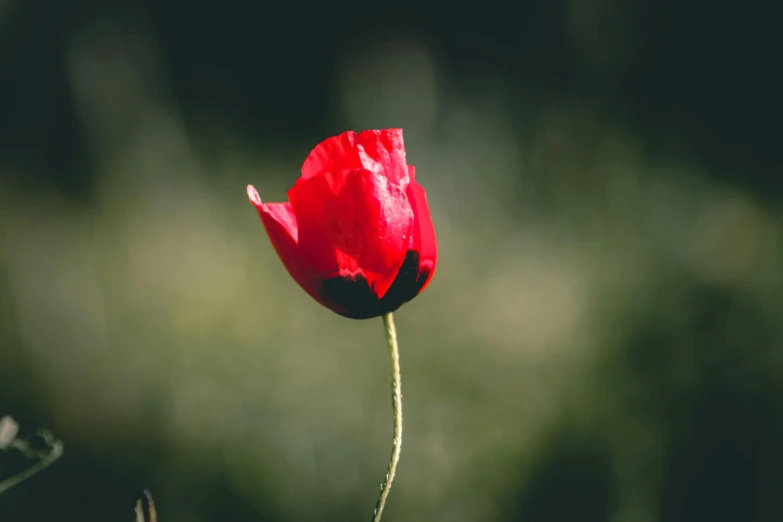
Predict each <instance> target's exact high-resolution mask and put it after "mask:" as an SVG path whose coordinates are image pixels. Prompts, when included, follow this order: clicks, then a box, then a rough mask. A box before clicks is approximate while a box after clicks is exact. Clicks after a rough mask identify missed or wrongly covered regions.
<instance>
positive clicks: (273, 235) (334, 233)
mask: <svg viewBox="0 0 783 522" xmlns="http://www.w3.org/2000/svg"><path fill="white" fill-rule="evenodd" d="M415 172H416V171H415V168H414V167H412V166H408V165H407V164H406V163H405V146H404V144H403V140H402V129H388V130H369V131H363V132H360V133H358V134H357V133H355V132H352V131H348V132H344V133H342V134H340V135H339V136H334V137H332V138H328V139H327V140H325V141H323V142H321V143H320V144H319V145H318V146H317V147H315V149H313V151H312V152H310V154H309V155H308V156H307V159H306V160H305V162H304V164H303V165H302V176H301V177H300V178H299V179H298V180H297V181H296V184H295V185H294V186H293V188H291V189H290V190H289V191H288V200H289V201H288V202H286V203H262V202H261V198H260V197H259V196H258V192H256V189H255V188H253V186H252V185H248V187H247V195H248V197H249V198H250V202H251V203H253V205H255V207H256V209H258V214H259V215H260V216H261V221H262V222H263V223H264V227H265V228H266V231H267V234H268V235H269V238H270V239H271V240H272V245H273V246H274V247H275V250H276V251H277V254H278V255H279V256H280V259H281V260H282V261H283V264H284V265H285V267H286V268H287V269H288V272H289V273H290V274H291V277H293V278H294V280H296V282H297V283H299V285H300V286H301V287H302V288H304V289H305V291H306V292H307V293H308V294H310V295H311V296H312V297H313V298H314V299H315V300H316V301H318V302H319V303H321V304H322V305H324V306H326V307H327V308H329V309H331V310H333V311H335V312H337V313H338V314H340V315H343V316H345V317H350V318H353V319H367V318H370V317H377V316H380V315H383V314H385V313H387V312H393V311H394V310H396V309H397V308H399V307H400V305H402V304H403V303H405V302H407V301H410V300H411V299H413V298H414V297H416V296H417V295H418V294H419V292H421V291H422V290H423V289H424V288H425V287H426V286H427V284H428V283H429V282H430V279H431V278H432V275H433V274H434V273H435V263H436V260H437V255H438V248H437V243H436V241H435V229H434V228H433V226H432V218H431V216H430V211H429V207H428V205H427V196H426V194H425V192H424V189H423V188H422V187H421V185H419V184H418V183H416V180H415Z"/></svg>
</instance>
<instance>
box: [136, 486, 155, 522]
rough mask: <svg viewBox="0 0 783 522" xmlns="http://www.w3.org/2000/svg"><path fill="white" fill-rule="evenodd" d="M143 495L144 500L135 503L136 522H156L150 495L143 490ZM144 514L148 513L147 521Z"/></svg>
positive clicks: (153, 504) (153, 502)
mask: <svg viewBox="0 0 783 522" xmlns="http://www.w3.org/2000/svg"><path fill="white" fill-rule="evenodd" d="M143 494H144V498H143V499H141V498H140V499H139V500H137V501H136V522H158V513H157V511H156V510H155V501H154V500H153V499H152V493H150V492H149V491H148V490H146V489H145V490H144V491H143ZM145 513H149V519H148V518H147V516H146V515H145Z"/></svg>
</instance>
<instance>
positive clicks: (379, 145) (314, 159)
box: [300, 129, 409, 190]
mask: <svg viewBox="0 0 783 522" xmlns="http://www.w3.org/2000/svg"><path fill="white" fill-rule="evenodd" d="M359 169H363V170H369V171H370V172H374V173H376V174H381V175H383V176H385V177H386V178H387V179H388V180H389V181H391V182H392V183H395V184H396V185H399V186H400V187H402V189H403V190H405V187H407V186H408V181H409V176H408V168H407V165H406V164H405V144H404V142H403V139H402V129H385V130H367V131H362V132H360V133H358V134H357V133H355V132H353V131H347V132H344V133H342V134H340V135H339V136H333V137H331V138H327V139H326V140H324V141H322V142H321V143H319V144H318V145H317V146H316V147H315V148H314V149H313V150H312V152H310V154H309V155H308V156H307V159H306V160H305V162H304V164H303V165H302V177H301V178H300V180H307V179H310V178H313V177H315V176H317V175H319V174H321V173H323V172H340V171H344V170H359Z"/></svg>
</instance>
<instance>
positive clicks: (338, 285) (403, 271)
mask: <svg viewBox="0 0 783 522" xmlns="http://www.w3.org/2000/svg"><path fill="white" fill-rule="evenodd" d="M427 275H428V274H426V273H422V274H419V253H418V252H414V251H413V250H409V251H408V252H407V253H406V254H405V260H404V261H403V262H402V267H401V268H400V271H399V273H398V274H397V277H396V278H395V279H394V282H393V283H392V285H391V286H390V287H389V290H388V291H387V292H386V294H385V295H384V296H383V298H382V299H378V296H377V295H375V293H374V292H373V291H372V289H371V288H370V285H369V284H368V283H367V279H365V278H364V277H363V276H361V275H359V276H355V277H333V278H331V279H327V280H325V281H324V282H323V283H322V286H321V293H322V295H323V296H324V297H325V298H326V299H328V300H329V301H332V302H334V303H335V304H338V305H340V306H341V307H343V308H345V309H346V310H348V313H346V314H341V315H344V316H345V317H350V318H352V319H368V318H370V317H378V316H379V315H383V314H385V313H387V312H393V311H395V310H396V309H398V308H399V307H400V306H401V305H402V304H404V303H406V302H408V301H410V300H411V299H413V298H414V297H416V295H417V294H418V293H419V290H421V287H422V285H424V281H426V280H427Z"/></svg>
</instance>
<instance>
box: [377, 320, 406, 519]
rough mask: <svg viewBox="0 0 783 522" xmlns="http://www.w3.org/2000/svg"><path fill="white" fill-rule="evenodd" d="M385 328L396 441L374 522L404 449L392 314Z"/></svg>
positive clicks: (396, 350) (381, 509) (384, 501)
mask: <svg viewBox="0 0 783 522" xmlns="http://www.w3.org/2000/svg"><path fill="white" fill-rule="evenodd" d="M383 326H384V328H385V329H386V340H387V341H388V343H389V356H390V357H391V377H392V383H391V384H392V410H393V411H394V441H393V442H392V452H391V458H390V459H389V468H388V469H387V470H386V478H384V479H383V484H381V494H380V496H379V497H378V502H377V503H376V504H375V511H374V512H373V516H372V520H373V522H380V520H381V514H382V513H383V507H384V506H385V505H386V499H387V498H388V496H389V491H390V490H391V487H392V481H393V480H394V474H395V472H396V471H397V463H398V462H399V461H400V449H401V447H402V388H401V387H400V351H399V348H398V347H397V330H396V329H395V328H394V317H392V314H391V312H389V313H387V314H384V316H383Z"/></svg>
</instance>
